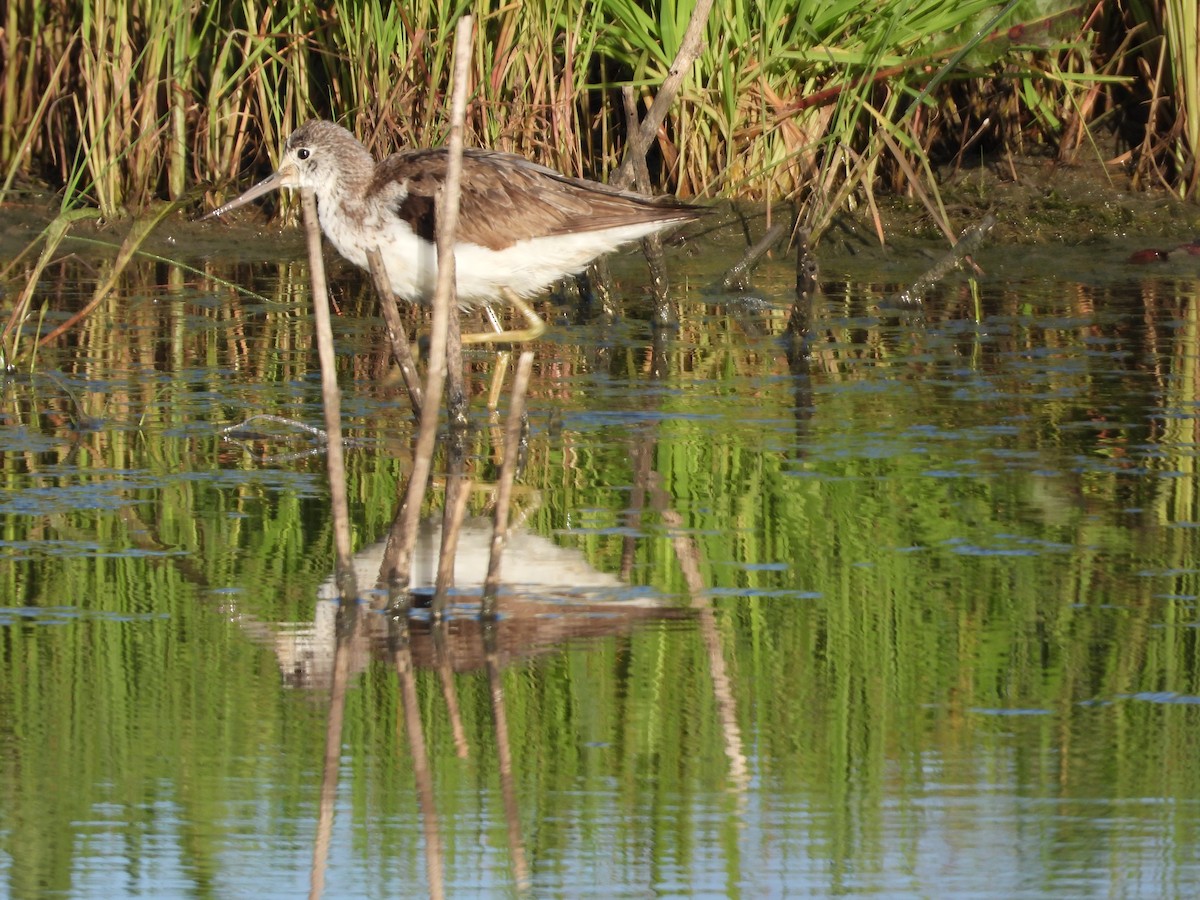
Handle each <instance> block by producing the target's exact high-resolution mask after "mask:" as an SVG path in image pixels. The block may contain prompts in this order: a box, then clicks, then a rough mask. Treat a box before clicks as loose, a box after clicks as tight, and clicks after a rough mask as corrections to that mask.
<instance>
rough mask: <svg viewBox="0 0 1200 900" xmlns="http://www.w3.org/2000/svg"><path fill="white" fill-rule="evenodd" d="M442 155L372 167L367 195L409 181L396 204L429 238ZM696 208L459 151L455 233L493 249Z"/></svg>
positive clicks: (392, 159)
mask: <svg viewBox="0 0 1200 900" xmlns="http://www.w3.org/2000/svg"><path fill="white" fill-rule="evenodd" d="M446 160H447V154H446V150H445V149H444V148H437V149H432V150H413V151H409V152H406V153H397V154H394V155H393V156H389V157H388V158H387V159H385V160H384V161H383V162H381V163H380V164H379V166H378V167H376V170H375V179H374V181H373V183H372V185H371V188H370V193H374V192H375V191H382V190H384V189H385V188H386V187H387V186H388V185H389V184H394V185H406V186H407V193H406V194H405V196H403V197H402V198H400V199H399V200H398V201H397V202H396V203H395V205H394V207H393V209H394V211H395V212H396V215H398V216H399V217H400V218H401V219H403V220H404V221H406V222H408V223H409V225H410V226H412V228H413V230H414V231H415V232H416V233H417V234H419V235H420V236H422V237H424V238H426V239H427V240H430V241H432V240H433V239H434V232H435V213H434V204H435V198H436V196H437V189H438V187H439V186H440V185H441V183H442V182H443V180H444V179H445V177H446ZM701 213H702V210H700V209H698V208H696V207H694V206H689V205H687V204H683V203H680V202H678V201H674V200H669V201H666V202H663V201H655V200H651V199H649V198H646V197H642V196H640V195H637V194H629V193H623V192H620V191H615V190H613V189H611V188H609V187H606V186H605V185H602V184H597V183H596V182H592V181H584V180H582V179H577V178H568V177H567V176H565V175H560V174H559V173H557V172H555V171H553V170H551V169H547V168H543V167H542V166H539V165H535V164H534V163H531V162H529V161H528V160H526V159H524V158H522V157H520V156H513V155H511V154H507V153H496V152H493V151H489V150H467V151H466V152H465V153H464V154H463V174H462V196H461V198H460V201H459V216H458V234H459V238H460V239H461V240H464V241H470V242H471V243H474V244H479V245H481V246H484V247H488V248H489V249H492V250H502V249H504V248H505V247H508V246H511V245H512V244H514V243H516V242H517V241H522V240H527V239H529V238H534V237H547V236H551V235H558V234H570V233H574V232H580V231H598V230H600V229H604V228H614V227H617V226H621V225H632V224H638V223H644V222H663V223H667V222H676V221H678V222H682V221H686V220H689V219H694V218H696V217H698V216H699V215H701Z"/></svg>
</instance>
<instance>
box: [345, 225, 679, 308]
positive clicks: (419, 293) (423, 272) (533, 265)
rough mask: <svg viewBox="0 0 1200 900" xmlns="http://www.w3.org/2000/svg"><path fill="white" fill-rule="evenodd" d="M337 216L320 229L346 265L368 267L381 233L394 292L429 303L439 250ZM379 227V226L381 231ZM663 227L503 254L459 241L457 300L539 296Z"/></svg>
mask: <svg viewBox="0 0 1200 900" xmlns="http://www.w3.org/2000/svg"><path fill="white" fill-rule="evenodd" d="M344 225H345V223H344V222H343V221H342V220H340V219H338V218H336V217H335V219H334V221H328V220H327V219H326V217H325V216H321V229H322V231H324V232H325V236H326V237H328V238H329V241H330V243H331V244H333V246H334V247H336V248H337V251H338V252H339V253H340V254H342V256H344V257H345V258H346V259H348V260H349V261H350V262H352V263H354V264H355V265H356V266H359V267H361V268H363V269H367V268H368V266H367V253H366V249H367V248H366V242H365V241H363V240H362V236H363V235H364V234H377V235H379V252H380V253H381V254H382V256H383V261H384V266H385V268H386V269H387V273H388V279H389V280H390V281H391V283H392V290H393V291H394V292H395V293H396V294H397V295H398V296H399V297H401V298H403V299H405V300H408V301H410V302H420V303H428V302H429V301H430V299H431V298H432V297H433V289H434V285H435V284H436V283H437V250H436V248H435V247H434V246H433V245H432V244H430V243H427V242H426V241H423V240H421V239H420V238H418V237H417V236H416V235H415V234H414V233H413V232H412V230H411V229H410V228H409V227H408V225H407V224H405V223H403V222H400V221H398V220H395V219H392V220H389V221H387V222H386V224H383V223H380V222H378V221H374V222H372V221H367V222H364V223H363V226H362V227H361V228H356V229H349V228H346V227H344ZM381 225H382V227H381ZM663 227H665V226H664V224H663V223H661V222H655V223H647V224H638V225H626V226H622V227H620V228H609V229H604V230H598V231H584V232H578V233H576V234H569V235H556V236H553V237H541V238H532V239H530V240H526V241H520V242H518V243H516V244H513V245H512V246H511V247H506V248H505V249H503V250H489V249H488V248H487V247H481V246H479V245H478V244H467V243H460V244H457V245H456V246H455V248H454V263H455V270H456V274H457V285H456V286H457V289H458V301H459V302H460V303H483V302H487V301H489V300H495V299H497V298H498V297H499V296H500V293H501V290H502V289H504V288H507V289H508V290H510V291H512V292H513V293H515V294H517V295H518V296H520V297H530V296H533V295H534V294H537V293H539V292H541V291H543V290H545V289H546V288H547V287H549V286H550V285H551V284H553V283H554V282H555V281H557V280H558V279H559V278H562V277H563V276H564V275H570V274H573V273H575V272H581V271H583V269H585V268H586V267H587V265H588V263H590V262H591V261H592V260H594V259H596V258H597V257H598V256H602V255H603V254H605V253H608V252H610V251H612V250H615V249H616V248H617V247H619V246H621V245H622V244H626V243H629V242H630V241H634V240H637V239H638V238H641V237H645V236H646V235H648V234H652V233H653V232H655V231H659V230H661V229H662V228H663Z"/></svg>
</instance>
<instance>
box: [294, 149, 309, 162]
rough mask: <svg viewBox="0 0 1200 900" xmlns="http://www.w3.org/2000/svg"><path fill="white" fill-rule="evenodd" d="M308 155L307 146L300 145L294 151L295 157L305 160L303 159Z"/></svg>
mask: <svg viewBox="0 0 1200 900" xmlns="http://www.w3.org/2000/svg"><path fill="white" fill-rule="evenodd" d="M308 156H309V151H308V148H307V147H301V148H300V149H299V150H297V151H296V159H300V160H305V159H308Z"/></svg>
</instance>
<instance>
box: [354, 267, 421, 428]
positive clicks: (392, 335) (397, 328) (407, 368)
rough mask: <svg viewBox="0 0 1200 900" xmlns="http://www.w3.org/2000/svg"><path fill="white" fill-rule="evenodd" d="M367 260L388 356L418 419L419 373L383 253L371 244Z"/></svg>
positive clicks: (419, 408) (419, 401) (419, 416)
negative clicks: (380, 311) (381, 316)
mask: <svg viewBox="0 0 1200 900" xmlns="http://www.w3.org/2000/svg"><path fill="white" fill-rule="evenodd" d="M367 264H368V265H369V266H370V267H371V279H372V280H373V281H374V284H375V293H377V294H378V295H379V308H380V309H382V310H383V320H384V322H385V323H386V324H387V335H388V342H389V343H390V344H391V345H392V359H394V360H395V361H396V366H397V367H398V368H399V369H400V377H401V378H402V379H404V387H405V389H406V390H407V391H408V401H409V403H410V404H411V405H412V411H413V416H414V417H415V418H416V420H417V421H418V422H420V421H421V398H422V395H423V392H422V391H421V377H420V376H419V375H418V374H417V364H416V361H415V360H414V359H413V355H412V348H411V347H409V346H408V332H407V331H406V330H405V328H404V320H403V319H401V318H400V309H399V307H398V305H397V304H396V295H395V294H394V293H393V292H392V282H391V280H390V279H389V278H388V275H387V270H386V269H385V268H384V267H383V257H382V256H380V255H379V248H378V247H372V248H371V249H370V250H368V251H367Z"/></svg>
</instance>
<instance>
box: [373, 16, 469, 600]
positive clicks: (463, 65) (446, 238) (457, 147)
mask: <svg viewBox="0 0 1200 900" xmlns="http://www.w3.org/2000/svg"><path fill="white" fill-rule="evenodd" d="M472 26H473V20H472V18H471V16H463V17H462V18H461V19H459V20H458V27H457V29H456V30H455V35H454V97H453V100H452V101H451V108H450V139H449V141H448V142H447V148H448V151H449V158H448V161H447V167H446V181H445V184H444V185H443V187H442V190H441V192H440V195H439V200H440V202H439V204H438V205H439V209H438V216H437V252H438V278H437V285H436V287H435V288H434V293H433V325H432V327H431V334H430V341H429V370H428V371H427V372H426V376H425V402H424V405H423V406H422V407H421V426H420V429H419V431H418V433H417V446H416V449H415V451H414V454H413V468H412V473H411V474H410V475H409V480H408V490H407V491H406V492H405V496H404V509H403V512H402V513H401V515H402V517H403V522H402V524H401V543H400V547H399V549H398V551H397V554H396V566H395V568H394V569H393V570H392V571H391V572H390V573H389V578H388V580H389V584H388V589H389V594H391V597H392V604H393V605H397V598H398V597H399V595H400V593H402V592H403V593H407V589H408V586H409V584H410V583H411V581H412V556H413V548H414V547H415V546H416V542H417V528H418V527H419V525H420V520H421V504H422V502H423V501H424V499H425V489H426V487H427V485H428V482H429V473H430V471H431V470H432V468H433V449H434V443H435V441H436V440H437V422H438V408H439V407H440V406H441V402H442V389H443V387H444V385H445V381H446V336H447V332H448V330H449V321H450V315H451V312H452V308H453V305H454V237H455V232H456V231H457V228H458V198H459V194H460V190H461V182H462V151H463V122H464V120H465V119H466V108H467V66H468V64H469V62H470V51H471V29H472Z"/></svg>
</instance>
